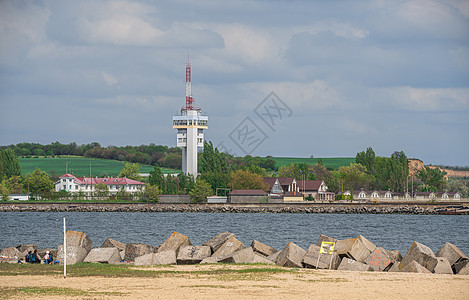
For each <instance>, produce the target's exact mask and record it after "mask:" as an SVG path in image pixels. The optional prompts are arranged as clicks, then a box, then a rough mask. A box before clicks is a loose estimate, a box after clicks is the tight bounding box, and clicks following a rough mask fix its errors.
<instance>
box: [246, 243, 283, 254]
mask: <svg viewBox="0 0 469 300" xmlns="http://www.w3.org/2000/svg"><path fill="white" fill-rule="evenodd" d="M251 247H252V250H253V251H254V252H256V253H258V254H260V255H262V256H264V257H267V256H269V255H272V254H274V253H277V252H278V250H276V249H274V248H272V247H270V246H268V245H266V244H263V243H261V242H259V241H256V240H253V241H252V243H251Z"/></svg>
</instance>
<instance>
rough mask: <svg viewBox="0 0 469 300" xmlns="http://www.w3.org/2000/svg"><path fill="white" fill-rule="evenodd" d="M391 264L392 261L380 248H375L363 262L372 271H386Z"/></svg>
mask: <svg viewBox="0 0 469 300" xmlns="http://www.w3.org/2000/svg"><path fill="white" fill-rule="evenodd" d="M393 262H394V260H393V259H392V258H391V256H390V255H389V254H388V252H387V251H386V250H385V249H384V248H382V247H377V248H376V249H375V250H374V251H373V252H371V254H370V255H369V256H368V257H367V258H366V259H365V261H364V263H365V264H367V265H369V266H370V267H371V268H372V269H373V271H388V270H389V268H391V266H392V265H393Z"/></svg>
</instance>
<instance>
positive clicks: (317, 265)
mask: <svg viewBox="0 0 469 300" xmlns="http://www.w3.org/2000/svg"><path fill="white" fill-rule="evenodd" d="M320 256H321V249H319V255H318V262H317V263H316V269H319V257H320Z"/></svg>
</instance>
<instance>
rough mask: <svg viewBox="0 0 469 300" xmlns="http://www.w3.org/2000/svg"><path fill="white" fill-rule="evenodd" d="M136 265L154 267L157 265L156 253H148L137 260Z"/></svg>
mask: <svg viewBox="0 0 469 300" xmlns="http://www.w3.org/2000/svg"><path fill="white" fill-rule="evenodd" d="M134 265H136V266H152V265H155V253H148V254H145V255H142V256H138V257H136V258H135V261H134Z"/></svg>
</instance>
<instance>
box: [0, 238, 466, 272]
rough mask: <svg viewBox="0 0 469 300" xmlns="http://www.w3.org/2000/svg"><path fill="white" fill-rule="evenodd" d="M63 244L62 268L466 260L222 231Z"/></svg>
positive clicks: (17, 252)
mask: <svg viewBox="0 0 469 300" xmlns="http://www.w3.org/2000/svg"><path fill="white" fill-rule="evenodd" d="M67 241H68V242H67V249H66V250H67V252H66V255H67V264H75V263H78V262H85V263H107V264H133V265H176V264H177V265H182V264H185V265H187V264H206V263H262V264H276V265H278V266H282V267H287V268H317V269H332V270H343V271H362V272H363V271H375V272H413V273H436V274H458V275H469V258H468V257H467V255H466V254H464V253H463V252H462V251H461V250H460V249H459V248H458V247H457V246H456V245H454V244H451V243H446V244H444V245H443V247H441V248H440V249H439V250H438V252H437V253H436V254H435V253H434V252H433V251H432V250H431V249H430V248H429V247H427V246H425V245H423V244H421V243H419V242H416V241H415V242H414V243H413V244H412V246H410V248H409V249H408V251H407V252H406V254H405V255H404V256H402V255H401V253H400V252H399V251H397V250H388V249H384V248H383V247H379V246H377V245H375V244H374V243H373V242H371V241H370V240H368V239H366V238H365V237H364V236H361V235H360V236H358V237H356V238H350V239H343V240H338V239H335V238H332V237H328V236H325V235H320V236H319V239H318V242H317V244H311V246H310V247H309V248H308V249H307V250H305V249H303V248H301V247H300V246H298V245H296V244H294V243H292V242H289V243H287V244H286V245H285V247H284V248H283V249H281V250H276V249H274V248H272V247H270V246H269V245H266V244H263V243H262V242H260V241H258V240H253V241H252V243H251V246H249V247H245V246H244V244H243V243H242V242H241V241H239V240H238V239H237V238H236V235H235V234H234V233H230V232H222V233H220V234H218V235H216V236H214V237H213V238H211V239H209V240H208V241H206V242H204V243H203V244H202V245H192V243H191V242H190V240H189V237H187V236H185V235H183V234H180V233H178V232H173V233H172V234H171V235H170V236H169V237H168V238H167V239H166V241H164V242H163V243H162V244H161V245H159V246H152V245H147V244H139V243H129V244H124V243H122V242H119V241H116V240H112V239H106V241H105V242H104V243H103V244H102V245H101V247H95V248H92V241H91V240H90V238H89V237H88V236H87V235H86V234H85V233H83V232H78V231H67ZM31 249H37V246H36V245H19V246H17V247H8V248H5V249H3V251H1V252H0V261H2V262H9V263H17V262H21V260H22V259H23V258H24V255H25V254H26V253H27V252H28V251H30V250H31ZM58 249H59V250H58V259H59V261H58V263H62V264H63V261H62V260H63V258H64V251H63V250H64V249H63V245H59V247H58ZM122 249H124V250H122Z"/></svg>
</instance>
